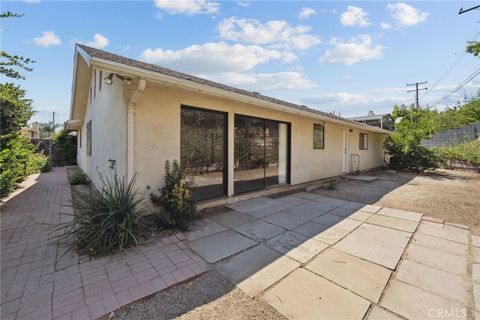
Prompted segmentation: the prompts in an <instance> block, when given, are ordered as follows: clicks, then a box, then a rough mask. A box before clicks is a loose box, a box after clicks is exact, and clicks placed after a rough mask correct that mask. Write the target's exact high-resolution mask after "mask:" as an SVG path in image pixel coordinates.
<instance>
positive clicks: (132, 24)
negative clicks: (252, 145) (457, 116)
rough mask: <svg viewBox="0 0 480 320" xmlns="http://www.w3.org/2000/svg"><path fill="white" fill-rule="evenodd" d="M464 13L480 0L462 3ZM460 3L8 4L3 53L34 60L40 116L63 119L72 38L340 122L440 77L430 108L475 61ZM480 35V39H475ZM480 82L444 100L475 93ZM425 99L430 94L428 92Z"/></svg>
mask: <svg viewBox="0 0 480 320" xmlns="http://www.w3.org/2000/svg"><path fill="white" fill-rule="evenodd" d="M463 3H464V4H463V5H464V7H469V6H473V5H476V4H478V2H469V1H464V2H463ZM460 6H461V1H453V2H444V1H428V2H427V1H416V2H394V1H391V2H383V1H368V2H367V1H353V2H340V1H336V2H322V1H307V2H302V1H281V2H274V1H228V2H221V1H213V0H212V1H209V0H188V1H187V0H185V1H176V0H175V1H173V0H155V1H135V2H114V1H106V2H96V1H83V2H80V1H62V2H58V1H55V2H54V1H46V0H40V1H38V0H30V1H9V2H3V3H2V11H6V10H10V11H13V12H17V13H22V14H24V17H22V18H11V19H4V21H2V31H1V34H2V50H5V51H7V52H9V53H12V54H22V55H25V56H28V57H30V58H32V59H34V60H36V61H37V62H36V63H35V64H34V66H33V67H34V71H33V72H31V73H28V74H27V80H25V81H21V82H20V83H21V84H22V86H23V87H24V88H25V89H26V90H27V94H28V97H29V98H31V99H33V100H34V107H35V110H37V111H38V113H37V114H36V115H35V117H34V119H33V120H36V121H42V122H44V121H48V120H49V119H50V118H51V112H52V111H55V112H56V113H57V121H64V120H67V118H68V114H69V108H70V94H71V92H70V90H71V79H72V69H73V66H72V62H73V50H74V43H75V42H81V43H85V44H88V45H91V46H95V47H97V48H101V49H103V50H106V51H110V52H114V53H118V54H121V55H125V56H128V57H131V58H135V59H140V60H144V61H148V62H151V63H157V64H160V65H162V66H167V67H171V68H173V69H177V70H180V71H184V72H188V73H193V74H196V75H200V76H203V77H206V78H209V79H212V80H216V81H219V82H223V83H227V84H230V85H234V86H237V87H241V88H245V89H248V90H252V91H258V92H261V93H263V94H266V95H270V96H273V97H277V98H281V99H285V100H288V101H292V102H296V103H301V104H305V105H308V106H310V107H313V108H317V109H320V110H323V111H328V112H332V111H335V112H336V113H337V114H338V113H340V114H341V115H342V116H355V115H363V114H366V113H367V112H368V111H369V110H374V111H375V112H377V113H382V112H389V111H390V110H391V107H392V105H393V104H402V103H411V102H413V101H414V95H413V94H407V93H406V89H407V88H406V87H405V84H406V83H411V82H415V81H419V82H420V81H425V80H428V81H429V83H428V84H427V87H429V88H432V86H433V85H434V84H435V83H436V82H438V80H439V79H440V78H441V76H442V75H443V74H444V73H445V71H447V69H448V68H449V66H450V65H451V64H452V63H453V62H454V61H455V60H456V59H457V57H458V56H459V55H461V57H460V58H459V60H458V62H457V63H456V64H455V65H454V67H453V68H451V70H450V72H448V74H447V75H446V76H445V77H443V79H442V81H440V82H439V83H438V84H437V85H436V86H434V87H433V88H432V89H431V90H430V91H429V92H427V94H426V95H425V91H423V92H422V93H421V95H420V97H421V103H422V104H424V105H425V104H432V103H434V102H435V101H436V100H437V99H438V98H440V97H441V96H442V95H443V94H445V93H447V92H448V91H449V90H451V88H452V87H454V86H455V85H457V84H459V83H460V82H461V81H462V80H464V79H465V78H466V77H467V75H468V74H470V73H471V72H472V71H473V70H474V69H475V68H476V67H477V66H479V64H480V60H479V59H478V58H475V57H473V56H472V55H469V54H463V53H462V52H463V51H464V48H465V45H466V42H467V41H468V40H472V39H473V38H474V37H476V36H477V35H478V32H479V31H480V23H479V21H480V15H479V13H480V11H472V12H470V13H466V14H463V15H458V10H459V9H460ZM479 38H480V36H479ZM479 84H480V81H479V80H478V79H475V80H473V81H472V82H470V83H469V84H468V85H467V86H465V87H464V88H463V89H462V90H460V91H459V92H457V94H455V95H453V96H452V97H451V98H450V99H447V100H446V101H445V102H444V103H441V104H439V105H437V108H439V109H441V108H443V107H445V105H446V104H454V103H456V102H457V101H461V100H463V97H464V96H465V94H467V95H473V94H476V92H477V90H478V88H479ZM424 95H425V96H424Z"/></svg>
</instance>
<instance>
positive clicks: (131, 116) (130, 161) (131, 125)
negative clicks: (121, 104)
mask: <svg viewBox="0 0 480 320" xmlns="http://www.w3.org/2000/svg"><path fill="white" fill-rule="evenodd" d="M146 85H147V81H146V80H145V79H140V80H138V85H137V88H136V89H135V91H134V92H133V93H132V96H131V97H130V101H129V102H128V105H127V179H128V181H130V180H131V179H133V175H134V171H135V165H134V160H135V153H134V143H135V135H134V133H135V111H134V108H135V105H136V104H137V102H138V99H139V98H140V96H141V95H142V92H143V91H144V90H145V86H146Z"/></svg>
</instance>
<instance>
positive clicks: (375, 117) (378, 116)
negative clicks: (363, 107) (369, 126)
mask: <svg viewBox="0 0 480 320" xmlns="http://www.w3.org/2000/svg"><path fill="white" fill-rule="evenodd" d="M386 116H389V114H388V113H383V114H371V115H368V116H359V117H350V118H349V119H350V120H355V121H368V120H380V119H382V118H384V117H386Z"/></svg>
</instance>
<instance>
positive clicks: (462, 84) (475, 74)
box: [431, 65, 480, 107]
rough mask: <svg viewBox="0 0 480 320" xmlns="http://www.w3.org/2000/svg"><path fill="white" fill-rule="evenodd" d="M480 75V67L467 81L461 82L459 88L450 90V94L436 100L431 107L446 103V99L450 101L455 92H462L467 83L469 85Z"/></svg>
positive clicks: (476, 68)
mask: <svg viewBox="0 0 480 320" xmlns="http://www.w3.org/2000/svg"><path fill="white" fill-rule="evenodd" d="M479 74H480V65H479V66H477V67H475V69H474V70H473V71H472V72H471V73H470V74H469V75H468V76H467V77H466V78H465V80H463V81H462V82H460V84H458V85H457V86H455V88H453V89H452V90H450V91H449V92H448V93H446V94H444V95H443V96H442V97H441V98H440V99H438V100H436V101H435V102H434V103H433V104H432V105H431V107H435V106H436V105H438V104H439V103H441V102H443V101H445V100H446V99H448V98H449V97H450V96H451V95H452V94H454V93H455V92H457V91H458V90H460V89H461V88H463V87H464V86H465V85H466V84H467V83H469V82H470V81H472V80H473V79H474V78H475V77H476V76H478V75H479Z"/></svg>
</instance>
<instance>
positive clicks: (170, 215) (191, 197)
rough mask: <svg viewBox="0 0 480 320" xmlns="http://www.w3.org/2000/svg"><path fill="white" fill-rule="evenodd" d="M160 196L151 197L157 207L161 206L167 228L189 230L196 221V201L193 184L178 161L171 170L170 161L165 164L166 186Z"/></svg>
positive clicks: (161, 190)
mask: <svg viewBox="0 0 480 320" xmlns="http://www.w3.org/2000/svg"><path fill="white" fill-rule="evenodd" d="M159 191H160V195H159V196H157V195H155V194H151V195H150V199H151V200H152V202H153V204H154V205H156V206H161V218H162V221H163V223H164V225H165V227H170V228H178V229H180V230H187V229H188V227H189V224H190V222H191V221H193V220H194V219H195V213H196V201H195V194H194V189H193V183H192V182H191V181H188V180H186V179H185V175H184V173H183V170H182V168H181V167H180V165H179V164H178V162H177V161H176V160H174V161H173V164H172V168H171V169H170V163H169V161H166V162H165V178H164V186H163V188H161V189H160V190H159Z"/></svg>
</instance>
